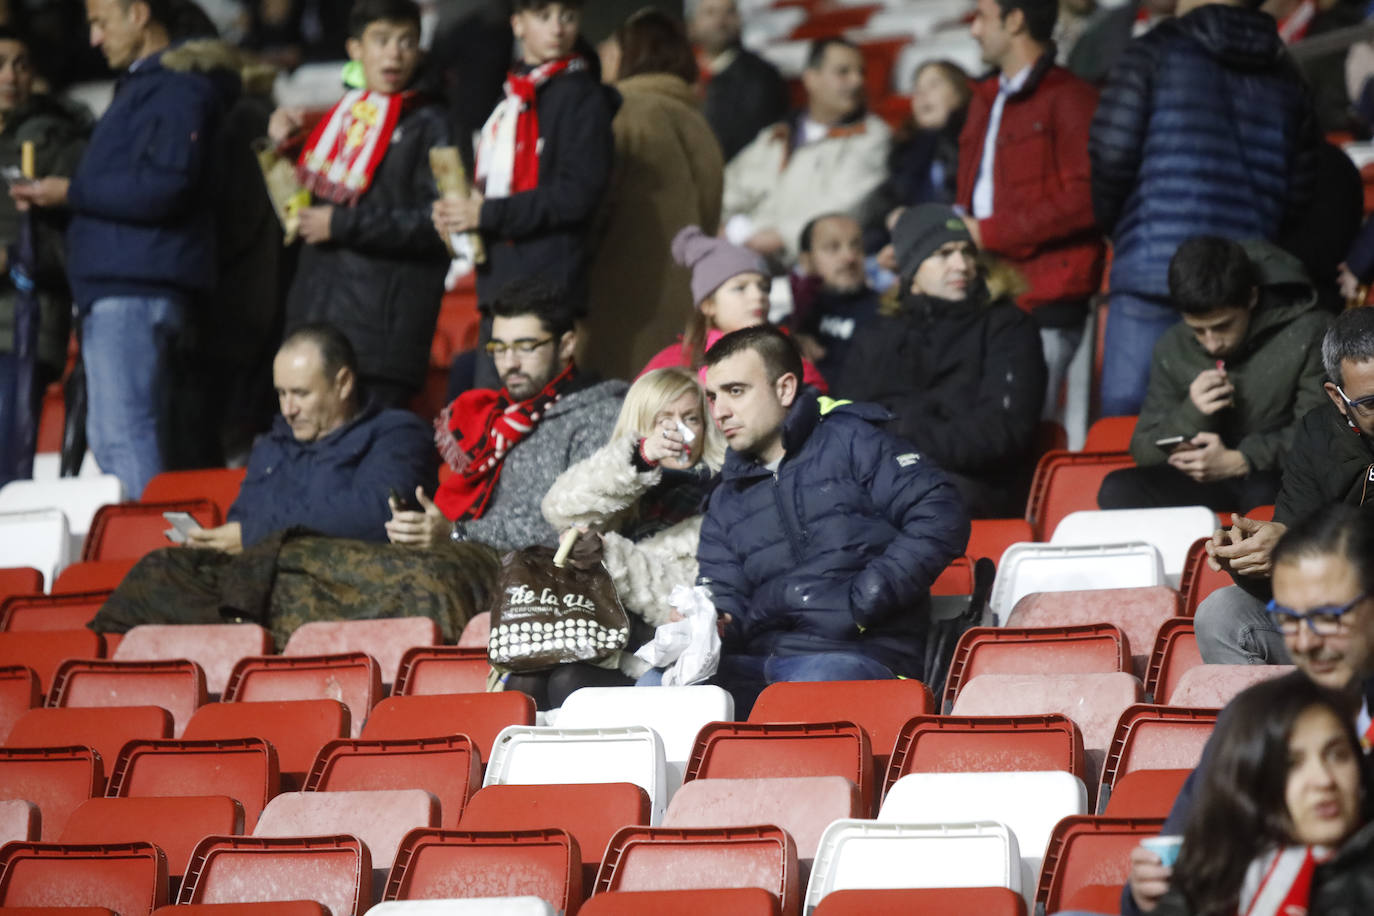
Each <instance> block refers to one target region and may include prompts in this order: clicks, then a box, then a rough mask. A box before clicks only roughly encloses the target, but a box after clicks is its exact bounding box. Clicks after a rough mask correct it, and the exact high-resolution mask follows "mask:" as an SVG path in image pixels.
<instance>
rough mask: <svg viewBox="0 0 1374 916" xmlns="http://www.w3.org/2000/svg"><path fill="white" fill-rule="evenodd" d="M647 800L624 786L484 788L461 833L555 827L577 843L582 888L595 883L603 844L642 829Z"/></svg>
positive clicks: (633, 787)
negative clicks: (635, 828)
mask: <svg viewBox="0 0 1374 916" xmlns="http://www.w3.org/2000/svg"><path fill="white" fill-rule="evenodd" d="M648 823H649V795H648V793H647V792H645V791H644V790H643V789H641V788H640V787H639V786H636V785H633V784H631V783H628V782H607V783H598V784H595V785H592V784H586V785H544V786H516V785H509V786H487V787H486V788H484V789H481V790H479V791H478V793H477V794H476V795H474V796H473V797H472V799H471V800H470V801H469V802H468V805H467V808H466V809H464V811H463V819H462V821H461V822H460V823H459V826H460V827H461V829H463V830H492V831H499V830H541V829H544V828H548V827H557V828H558V829H560V830H566V831H567V832H568V833H569V834H570V835H571V836H572V838H573V839H575V840H577V848H578V851H579V853H580V857H581V859H580V861H581V865H582V881H583V883H582V886H583V887H584V888H589V887H591V886H592V885H593V884H595V883H596V870H597V868H598V867H599V866H600V865H601V858H602V856H603V855H605V853H606V844H607V843H609V842H610V839H611V837H612V836H613V835H614V834H615V832H616V831H617V830H619V829H620V828H621V827H628V826H629V825H631V824H642V825H646V826H647V825H648Z"/></svg>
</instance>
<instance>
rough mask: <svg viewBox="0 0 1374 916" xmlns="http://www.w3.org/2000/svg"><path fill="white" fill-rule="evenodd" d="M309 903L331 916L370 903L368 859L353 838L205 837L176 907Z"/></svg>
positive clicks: (344, 915) (351, 915)
mask: <svg viewBox="0 0 1374 916" xmlns="http://www.w3.org/2000/svg"><path fill="white" fill-rule="evenodd" d="M268 900H314V901H317V902H319V903H322V904H324V906H325V907H326V908H327V909H328V910H329V912H330V913H332V914H333V916H361V914H362V913H363V911H365V910H366V909H367V908H368V907H369V906H370V905H371V904H372V860H371V857H370V856H369V855H368V852H367V847H366V846H364V845H363V843H362V841H361V840H359V839H358V838H357V837H351V836H343V835H340V836H319V837H295V838H289V839H277V838H270V837H243V836H207V837H205V838H204V839H203V840H201V841H200V843H199V844H197V846H196V849H195V852H193V853H192V854H191V863H190V865H189V866H188V867H187V869H186V879H185V880H184V881H183V882H182V884H181V894H180V895H179V896H178V898H177V902H178V903H257V902H262V901H268Z"/></svg>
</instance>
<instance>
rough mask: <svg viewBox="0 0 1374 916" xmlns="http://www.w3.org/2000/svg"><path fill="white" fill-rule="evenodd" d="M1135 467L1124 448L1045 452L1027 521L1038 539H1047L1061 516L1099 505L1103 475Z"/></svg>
mask: <svg viewBox="0 0 1374 916" xmlns="http://www.w3.org/2000/svg"><path fill="white" fill-rule="evenodd" d="M1131 467H1135V460H1134V459H1132V458H1131V453H1130V452H1127V451H1110V452H1068V451H1058V450H1056V451H1052V452H1046V453H1045V454H1044V455H1043V456H1042V457H1041V458H1040V461H1039V463H1038V464H1036V466H1035V477H1034V479H1033V480H1032V481H1031V492H1030V499H1029V500H1027V502H1026V521H1028V522H1030V525H1031V528H1032V530H1034V531H1035V539H1036V540H1037V541H1048V540H1049V537H1050V533H1051V532H1053V531H1054V528H1055V526H1056V525H1058V524H1059V522H1060V520H1061V519H1063V517H1064V516H1066V515H1068V514H1069V513H1070V512H1077V511H1078V510H1080V509H1100V508H1101V507H1100V506H1099V505H1098V504H1097V491H1098V489H1099V488H1100V487H1101V486H1102V479H1103V478H1104V477H1106V476H1107V475H1108V474H1110V473H1111V472H1112V471H1115V470H1118V469H1120V468H1131Z"/></svg>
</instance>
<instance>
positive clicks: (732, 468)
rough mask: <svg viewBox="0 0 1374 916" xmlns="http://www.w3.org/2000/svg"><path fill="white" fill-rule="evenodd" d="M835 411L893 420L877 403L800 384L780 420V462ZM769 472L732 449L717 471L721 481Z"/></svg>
mask: <svg viewBox="0 0 1374 916" xmlns="http://www.w3.org/2000/svg"><path fill="white" fill-rule="evenodd" d="M835 412H843V413H848V414H853V415H855V416H857V417H860V418H862V419H865V420H868V421H869V422H870V423H884V422H886V421H888V420H891V419H892V414H891V413H890V412H889V411H888V410H887V409H886V408H884V407H880V406H878V405H877V404H867V403H854V402H851V401H836V400H833V399H831V398H823V397H822V396H821V393H820V392H819V391H817V390H816V389H815V388H813V387H811V386H810V385H803V386H802V387H801V390H800V391H799V392H797V399H796V400H795V401H793V402H792V406H791V407H789V408H788V410H787V416H786V417H784V418H783V421H782V447H783V459H782V460H783V463H784V464H786V463H787V459H788V458H789V457H791V456H793V455H795V454H796V453H797V452H800V451H801V450H802V448H803V447H804V446H805V445H806V443H807V440H809V439H810V438H811V434H812V433H814V432H815V431H816V427H817V426H819V425H820V423H821V420H822V419H823V418H824V417H825V416H826V415H828V414H830V413H835ZM770 474H772V471H770V470H768V468H767V467H765V466H764V465H763V464H762V463H761V462H760V461H758V459H756V458H754V457H753V456H751V455H742V454H740V453H739V452H737V451H735V450H734V449H731V450H730V451H728V452H726V453H725V466H724V467H722V468H721V471H720V476H721V479H723V480H751V479H754V478H758V477H767V476H769V475H770Z"/></svg>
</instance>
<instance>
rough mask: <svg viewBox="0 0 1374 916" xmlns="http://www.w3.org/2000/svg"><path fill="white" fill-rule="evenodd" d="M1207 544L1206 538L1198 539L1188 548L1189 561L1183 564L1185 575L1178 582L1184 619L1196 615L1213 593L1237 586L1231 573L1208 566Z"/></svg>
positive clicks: (1181, 612)
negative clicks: (1203, 601) (1200, 606)
mask: <svg viewBox="0 0 1374 916" xmlns="http://www.w3.org/2000/svg"><path fill="white" fill-rule="evenodd" d="M1206 544H1207V539H1206V538H1198V539H1197V540H1196V541H1194V542H1193V546H1191V547H1189V548H1188V559H1187V561H1186V562H1185V563H1184V564H1183V574H1182V575H1181V576H1180V577H1179V580H1178V590H1179V593H1180V594H1182V595H1183V608H1182V610H1181V611H1180V614H1181V616H1184V617H1192V616H1193V615H1194V614H1196V613H1197V608H1198V605H1199V604H1201V603H1202V600H1203V599H1204V598H1206V597H1207V596H1208V595H1210V594H1212V592H1214V591H1216V590H1217V589H1219V588H1225V587H1226V586H1228V585H1235V582H1234V581H1233V580H1232V579H1231V575H1230V573H1225V572H1219V571H1217V570H1215V569H1213V568H1212V567H1211V566H1208V565H1207V548H1206Z"/></svg>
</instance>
